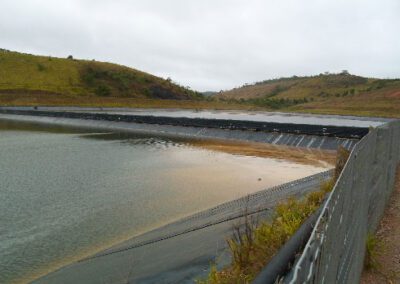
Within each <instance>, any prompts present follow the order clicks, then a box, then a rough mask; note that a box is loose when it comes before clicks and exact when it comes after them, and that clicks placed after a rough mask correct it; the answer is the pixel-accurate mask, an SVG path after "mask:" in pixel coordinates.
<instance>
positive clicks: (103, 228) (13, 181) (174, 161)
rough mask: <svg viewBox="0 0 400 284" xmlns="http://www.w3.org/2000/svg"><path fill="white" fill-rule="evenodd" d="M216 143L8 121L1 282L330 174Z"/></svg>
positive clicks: (1, 126) (0, 152)
mask: <svg viewBox="0 0 400 284" xmlns="http://www.w3.org/2000/svg"><path fill="white" fill-rule="evenodd" d="M206 144H207V142H205V141H201V142H199V141H197V140H190V139H177V138H166V137H156V136H146V135H134V134H121V133H93V132H90V131H89V130H85V131H83V130H79V131H77V130H74V129H70V128H60V127H57V128H54V127H45V128H44V127H42V126H36V125H33V124H14V123H12V124H10V123H8V122H4V121H3V122H2V121H1V120H0V204H1V206H0V283H9V282H27V281H29V280H32V278H34V277H37V276H39V275H43V274H45V273H48V272H49V271H51V270H54V269H56V268H59V267H60V266H63V265H66V264H68V263H70V262H71V261H75V260H78V259H79V258H82V257H84V256H88V255H90V254H93V253H95V252H97V251H99V250H101V249H104V248H106V247H109V246H111V245H113V244H116V243H118V242H120V241H123V240H125V239H127V238H129V237H132V236H133V235H136V234H139V233H142V232H144V231H147V230H150V229H152V228H156V227H157V226H160V225H162V224H166V223H169V222H171V221H173V220H176V219H179V218H181V217H183V216H187V215H190V214H192V213H194V212H198V211H200V210H204V209H207V208H210V207H212V206H215V205H217V204H220V203H222V202H225V201H229V200H232V199H236V198H239V197H242V196H244V195H246V194H249V193H252V192H255V191H258V190H261V189H264V188H267V187H270V186H273V185H277V184H280V183H283V182H286V181H290V180H294V179H297V178H301V177H304V176H307V175H311V174H314V173H317V172H320V171H322V170H325V169H326V167H322V166H316V165H305V164H301V163H299V161H297V162H293V161H290V160H285V159H277V158H276V157H275V158H269V157H267V156H265V155H264V156H263V157H256V156H255V155H253V154H254V152H252V153H253V154H250V153H249V152H246V151H245V152H244V153H239V152H237V147H239V146H237V147H236V146H235V151H233V150H232V151H219V149H217V148H216V147H215V144H211V143H210V145H213V146H212V147H208V148H207V147H204V145H206ZM248 147H250V146H248ZM239 148H240V149H242V150H245V149H246V144H240V147H239Z"/></svg>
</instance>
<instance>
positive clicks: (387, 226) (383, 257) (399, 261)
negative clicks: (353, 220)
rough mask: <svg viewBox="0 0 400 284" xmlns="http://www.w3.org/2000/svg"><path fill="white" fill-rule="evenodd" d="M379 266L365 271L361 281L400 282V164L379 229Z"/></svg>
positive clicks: (368, 282) (364, 282) (368, 283)
mask: <svg viewBox="0 0 400 284" xmlns="http://www.w3.org/2000/svg"><path fill="white" fill-rule="evenodd" d="M376 235H377V238H378V246H379V248H378V249H379V252H378V255H377V257H376V261H377V267H376V269H373V270H372V271H364V272H363V275H362V278H361V283H362V284H375V283H391V284H395V283H396V284H397V283H400V166H399V168H398V171H397V180H396V185H395V189H394V192H393V195H392V197H391V199H390V201H389V205H388V207H387V208H386V210H385V215H384V217H383V219H382V221H381V223H380V225H379V228H378V231H377V234H376Z"/></svg>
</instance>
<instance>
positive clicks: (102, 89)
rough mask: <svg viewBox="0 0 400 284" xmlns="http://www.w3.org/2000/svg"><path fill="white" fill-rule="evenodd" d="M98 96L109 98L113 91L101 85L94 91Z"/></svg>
mask: <svg viewBox="0 0 400 284" xmlns="http://www.w3.org/2000/svg"><path fill="white" fill-rule="evenodd" d="M94 92H95V94H96V95H98V96H100V97H107V96H109V95H111V89H110V88H109V87H108V86H106V85H100V86H98V87H97V88H96V90H95V91H94Z"/></svg>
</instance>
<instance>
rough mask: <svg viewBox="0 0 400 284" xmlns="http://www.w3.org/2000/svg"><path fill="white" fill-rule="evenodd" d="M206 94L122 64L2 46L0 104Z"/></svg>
mask: <svg viewBox="0 0 400 284" xmlns="http://www.w3.org/2000/svg"><path fill="white" fill-rule="evenodd" d="M201 98H202V95H201V94H199V93H197V92H194V91H191V90H189V89H187V88H184V87H182V86H179V85H177V84H175V83H173V82H172V81H171V80H169V79H167V80H165V79H162V78H159V77H156V76H153V75H150V74H148V73H145V72H141V71H138V70H135V69H132V68H128V67H125V66H121V65H116V64H111V63H105V62H97V61H88V60H76V59H73V58H72V57H70V58H55V57H48V56H35V55H30V54H23V53H18V52H11V51H7V50H0V104H3V105H4V104H8V105H10V104H15V105H21V104H23V103H24V102H25V103H27V104H32V103H38V104H40V103H41V104H50V105H52V104H57V102H58V103H59V104H62V103H63V102H64V103H65V104H70V103H74V102H76V103H79V102H87V103H89V104H90V103H92V104H96V103H99V104H103V102H105V101H108V102H113V101H114V102H119V101H121V102H123V101H129V100H133V99H134V100H138V101H141V100H142V101H143V100H197V99H201Z"/></svg>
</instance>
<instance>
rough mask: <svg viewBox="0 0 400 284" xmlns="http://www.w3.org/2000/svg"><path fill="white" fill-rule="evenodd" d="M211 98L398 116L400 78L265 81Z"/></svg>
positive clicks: (336, 76)
mask: <svg viewBox="0 0 400 284" xmlns="http://www.w3.org/2000/svg"><path fill="white" fill-rule="evenodd" d="M215 97H216V98H218V99H220V100H222V101H231V102H232V101H233V102H235V101H237V102H241V103H242V104H248V105H255V106H259V107H266V108H270V109H276V110H284V111H298V112H313V113H332V114H333V113H335V114H353V115H376V116H389V117H400V79H375V78H364V77H360V76H355V75H351V74H349V73H347V72H342V73H339V74H320V75H318V76H310V77H297V76H294V77H290V78H280V79H274V80H266V81H263V82H258V83H255V84H252V85H245V86H242V87H240V88H235V89H233V90H229V91H224V92H220V93H218V94H217V95H216V96H215Z"/></svg>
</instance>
